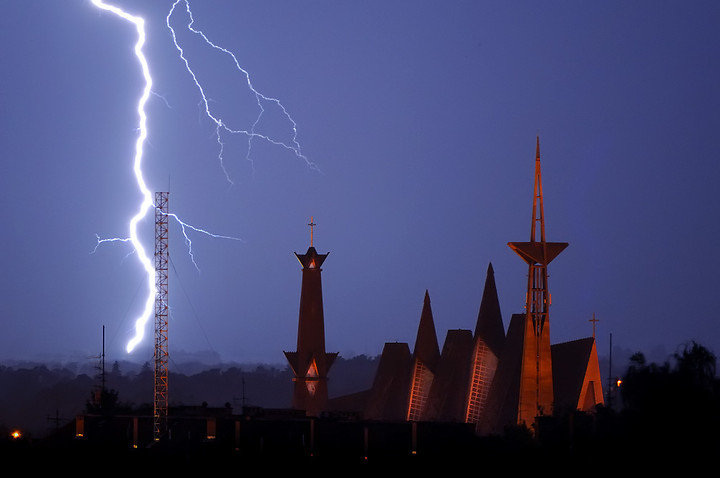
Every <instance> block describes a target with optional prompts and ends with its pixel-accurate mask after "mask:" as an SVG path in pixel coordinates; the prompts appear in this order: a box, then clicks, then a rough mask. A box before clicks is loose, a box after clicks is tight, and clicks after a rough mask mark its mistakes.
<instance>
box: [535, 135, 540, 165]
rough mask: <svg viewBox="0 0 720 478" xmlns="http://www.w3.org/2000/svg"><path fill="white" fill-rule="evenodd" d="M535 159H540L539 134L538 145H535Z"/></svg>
mask: <svg viewBox="0 0 720 478" xmlns="http://www.w3.org/2000/svg"><path fill="white" fill-rule="evenodd" d="M535 160H536V161H540V135H538V136H537V145H536V146H535Z"/></svg>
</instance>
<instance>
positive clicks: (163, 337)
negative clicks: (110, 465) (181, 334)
mask: <svg viewBox="0 0 720 478" xmlns="http://www.w3.org/2000/svg"><path fill="white" fill-rule="evenodd" d="M169 194H170V193H167V192H156V193H155V288H156V295H155V353H154V356H153V358H154V362H155V367H154V368H155V373H154V377H155V383H154V397H153V439H154V440H155V441H159V440H160V438H161V437H163V436H165V434H166V433H167V422H168V260H169V257H170V256H169V252H168V196H169Z"/></svg>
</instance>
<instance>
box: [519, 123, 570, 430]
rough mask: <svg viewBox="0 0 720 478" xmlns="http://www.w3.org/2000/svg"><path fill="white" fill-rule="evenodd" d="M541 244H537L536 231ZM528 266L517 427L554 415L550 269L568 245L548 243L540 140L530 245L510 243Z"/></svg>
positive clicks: (536, 163) (538, 139)
mask: <svg viewBox="0 0 720 478" xmlns="http://www.w3.org/2000/svg"><path fill="white" fill-rule="evenodd" d="M538 226H539V228H540V240H539V241H537V240H536V238H537V234H536V232H537V229H538ZM508 246H510V248H511V249H512V250H513V251H515V252H516V253H517V254H518V255H519V256H520V257H521V258H522V259H523V260H524V261H525V262H526V263H527V265H528V282H527V291H526V297H525V325H524V327H525V334H524V342H523V359H522V368H521V377H520V399H519V405H518V423H525V424H527V425H528V426H529V425H531V424H532V423H534V421H535V417H537V416H539V415H551V414H552V411H553V382H552V362H551V356H550V327H549V317H550V302H551V300H550V293H549V291H548V273H547V266H548V264H550V262H552V260H553V259H555V257H557V255H558V254H560V253H561V252H562V251H563V250H564V249H565V248H566V247H567V246H568V244H567V243H566V242H546V241H545V213H544V204H543V190H542V174H541V170H540V137H539V136H538V138H537V143H536V147H535V185H534V187H533V205H532V225H531V229H530V242H509V243H508Z"/></svg>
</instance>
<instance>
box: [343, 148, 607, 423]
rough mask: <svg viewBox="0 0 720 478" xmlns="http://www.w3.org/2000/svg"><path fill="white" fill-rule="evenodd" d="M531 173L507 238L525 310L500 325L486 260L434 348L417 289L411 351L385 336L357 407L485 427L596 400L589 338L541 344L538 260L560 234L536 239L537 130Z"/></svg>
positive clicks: (539, 198)
mask: <svg viewBox="0 0 720 478" xmlns="http://www.w3.org/2000/svg"><path fill="white" fill-rule="evenodd" d="M534 183H535V184H534V189H533V206H532V224H531V231H530V241H529V242H510V243H508V245H509V246H510V248H511V249H512V250H513V251H514V252H515V253H517V254H518V255H519V256H520V257H521V258H522V259H523V260H524V261H525V262H526V263H527V265H528V276H527V277H528V279H527V289H526V300H525V312H524V313H521V314H513V315H512V316H511V318H510V322H509V324H508V328H507V334H506V332H505V327H504V325H503V321H502V315H501V313H500V305H499V300H498V293H497V287H496V284H495V272H494V270H493V267H492V264H490V265H489V266H488V269H487V276H486V279H485V287H484V290H483V297H482V301H481V303H480V310H479V312H478V317H477V322H476V325H475V331H474V333H471V332H470V330H464V329H455V330H449V331H448V332H447V336H446V339H445V342H444V344H443V348H442V354H440V353H439V348H438V342H437V335H436V332H435V325H434V321H433V317H432V310H431V308H430V297H429V294H428V293H427V291H426V293H425V301H424V304H423V309H422V314H421V317H420V324H419V327H418V333H417V339H416V342H415V348H414V350H413V353H412V355H411V354H410V349H409V347H408V344H405V343H401V344H400V343H386V344H385V348H384V349H383V353H382V356H381V358H380V363H379V365H378V370H377V372H376V376H375V380H374V382H373V386H372V388H371V389H370V390H368V391H366V392H365V393H364V394H363V395H357V396H364V397H368V398H367V402H366V403H364V408H362V407H358V408H357V410H363V413H364V417H365V418H366V419H369V420H389V421H401V420H403V421H413V422H416V421H434V422H465V423H471V424H475V430H476V431H477V432H478V433H479V434H493V433H503V431H504V430H505V428H506V427H508V426H517V425H525V426H527V427H529V428H532V427H533V426H534V425H535V423H536V419H537V417H542V416H550V415H553V414H555V413H556V411H562V412H563V413H564V412H566V411H569V410H581V411H587V412H590V411H593V410H594V408H595V406H597V405H599V404H602V403H603V394H602V384H601V380H600V371H599V365H598V357H597V350H596V347H595V341H594V338H585V339H579V340H576V341H572V342H567V343H564V344H556V345H554V346H552V347H551V345H550V321H549V317H550V315H549V310H550V303H551V300H550V292H549V290H548V271H547V266H548V264H550V262H552V260H553V259H555V257H557V256H558V255H559V254H560V253H561V252H562V251H563V250H564V249H565V248H566V247H567V245H568V244H567V243H564V242H547V241H546V240H545V217H544V204H543V192H542V177H541V169H540V140H539V138H538V140H537V145H536V154H535V178H534ZM338 403H339V402H338ZM403 406H404V408H403ZM403 410H404V413H402V412H403Z"/></svg>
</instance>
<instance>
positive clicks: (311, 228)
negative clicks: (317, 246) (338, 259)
mask: <svg viewBox="0 0 720 478" xmlns="http://www.w3.org/2000/svg"><path fill="white" fill-rule="evenodd" d="M308 226H310V247H313V232H314V229H315V226H317V224H315V222H314V221H313V216H310V222H309V223H308Z"/></svg>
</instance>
